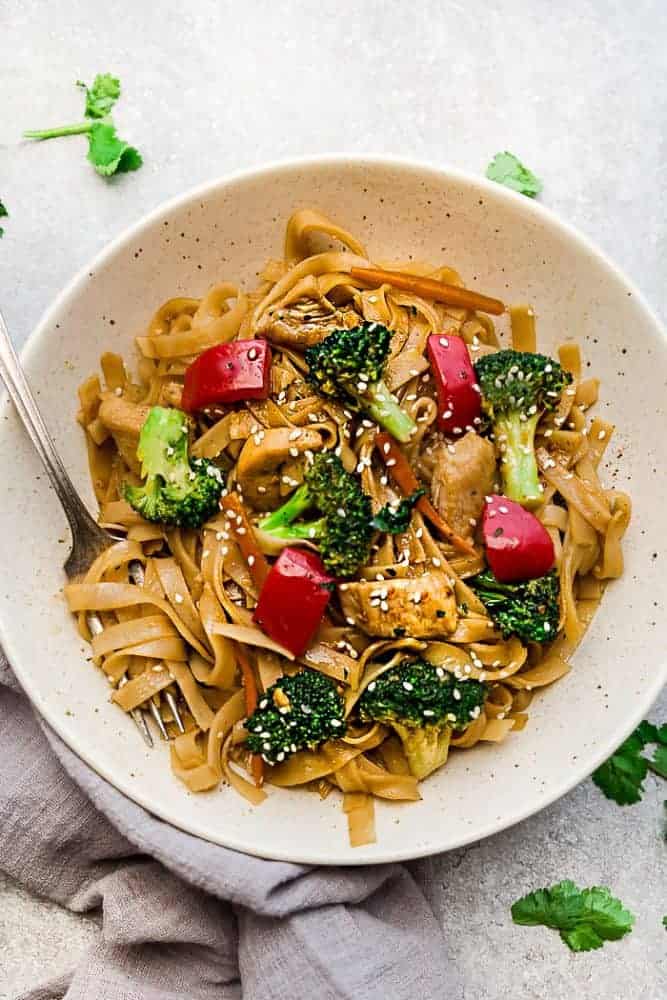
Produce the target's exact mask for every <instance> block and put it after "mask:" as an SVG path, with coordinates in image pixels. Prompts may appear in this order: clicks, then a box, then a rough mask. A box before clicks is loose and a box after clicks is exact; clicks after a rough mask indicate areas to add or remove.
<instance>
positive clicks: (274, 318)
mask: <svg viewBox="0 0 667 1000" xmlns="http://www.w3.org/2000/svg"><path fill="white" fill-rule="evenodd" d="M360 322H361V317H360V316H359V314H358V313H357V312H355V311H354V309H351V308H342V309H337V308H336V307H335V306H334V305H333V303H331V302H329V300H328V299H327V298H326V297H325V296H324V295H321V296H319V297H318V298H317V299H311V298H304V299H300V300H299V301H298V302H294V303H293V304H292V305H289V306H284V305H283V306H282V307H281V308H279V309H276V310H275V311H271V310H269V311H268V312H267V313H266V314H265V315H264V316H263V317H262V319H261V320H260V322H259V323H258V325H257V331H256V333H257V336H263V337H266V339H267V340H268V341H270V342H271V343H272V344H282V345H284V346H285V347H296V348H299V349H300V350H304V349H305V348H306V347H312V345H313V344H319V343H321V342H322V341H323V340H324V338H325V337H328V336H329V334H330V333H333V331H334V330H340V329H342V328H347V329H352V328H353V327H355V326H358V325H359V323H360Z"/></svg>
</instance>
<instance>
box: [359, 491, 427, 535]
mask: <svg viewBox="0 0 667 1000" xmlns="http://www.w3.org/2000/svg"><path fill="white" fill-rule="evenodd" d="M425 493H426V490H415V492H414V493H411V494H410V496H409V497H403V499H402V500H399V501H398V503H395V504H389V503H388V504H385V506H384V507H381V508H380V510H379V511H378V512H377V514H376V515H375V517H374V518H373V520H372V521H371V526H372V527H373V528H375V529H376V530H377V531H384V532H386V533H387V534H388V535H400V534H402V532H404V531H407V530H408V528H409V527H410V520H411V518H412V508H413V507H414V505H415V504H416V503H417V501H418V500H419V498H420V497H423V496H424V494H425Z"/></svg>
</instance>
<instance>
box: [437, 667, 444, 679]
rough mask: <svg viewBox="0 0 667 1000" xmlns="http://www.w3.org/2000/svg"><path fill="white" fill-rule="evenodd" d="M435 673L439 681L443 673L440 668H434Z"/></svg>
mask: <svg viewBox="0 0 667 1000" xmlns="http://www.w3.org/2000/svg"><path fill="white" fill-rule="evenodd" d="M435 672H436V674H437V675H438V677H439V678H440V680H442V678H443V677H444V676H445V671H444V670H443V668H442V667H436V668H435Z"/></svg>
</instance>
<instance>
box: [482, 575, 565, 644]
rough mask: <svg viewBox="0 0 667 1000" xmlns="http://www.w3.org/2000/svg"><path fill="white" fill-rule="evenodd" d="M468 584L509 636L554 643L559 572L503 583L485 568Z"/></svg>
mask: <svg viewBox="0 0 667 1000" xmlns="http://www.w3.org/2000/svg"><path fill="white" fill-rule="evenodd" d="M466 583H467V584H468V585H469V586H471V587H472V588H473V590H474V591H475V593H476V594H477V596H478V597H479V599H480V601H481V602H482V603H483V604H484V606H485V607H486V609H487V611H488V612H489V614H490V616H491V618H492V620H493V623H494V625H496V627H497V628H499V629H501V631H502V633H503V636H504V637H505V638H508V636H510V635H516V636H518V638H519V639H523V641H524V642H552V641H553V640H554V639H555V638H556V635H557V633H558V624H559V620H560V611H559V605H558V597H559V594H560V582H559V579H558V574H557V573H556V572H555V571H553V572H551V573H547V574H546V576H538V577H537V578H536V579H534V580H521V581H519V582H518V583H501V582H500V580H497V579H496V578H495V576H494V575H493V573H492V572H491V570H485V571H484V572H483V573H478V574H477V576H474V577H473V578H472V579H471V580H466Z"/></svg>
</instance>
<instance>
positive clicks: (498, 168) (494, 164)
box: [486, 152, 542, 198]
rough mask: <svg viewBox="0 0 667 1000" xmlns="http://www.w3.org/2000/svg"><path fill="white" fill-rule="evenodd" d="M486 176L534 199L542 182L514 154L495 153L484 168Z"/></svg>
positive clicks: (540, 188)
mask: <svg viewBox="0 0 667 1000" xmlns="http://www.w3.org/2000/svg"><path fill="white" fill-rule="evenodd" d="M486 176H487V177H488V178H489V180H490V181H497V183H498V184H504V185H505V187H508V188H512V190H513V191H518V192H519V194H525V195H526V196H527V197H528V198H535V197H536V195H538V194H539V193H540V191H541V190H542V181H541V180H540V179H539V178H538V177H536V176H535V174H534V173H533V172H532V171H531V170H529V169H528V167H524V165H523V163H522V162H521V160H519V159H517V157H516V156H515V155H514V153H508V152H504V153H496V155H495V156H494V157H493V159H492V160H491V162H490V163H489V165H488V167H487V168H486Z"/></svg>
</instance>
